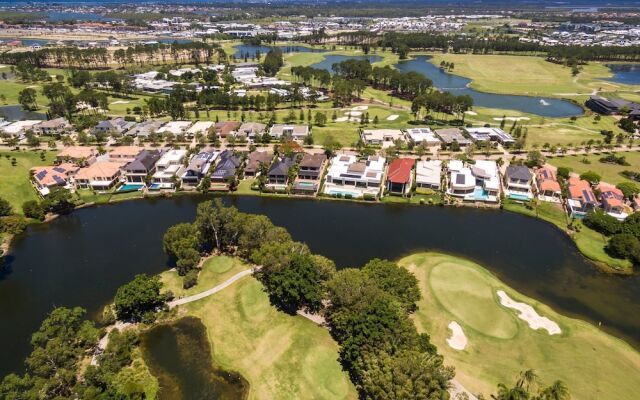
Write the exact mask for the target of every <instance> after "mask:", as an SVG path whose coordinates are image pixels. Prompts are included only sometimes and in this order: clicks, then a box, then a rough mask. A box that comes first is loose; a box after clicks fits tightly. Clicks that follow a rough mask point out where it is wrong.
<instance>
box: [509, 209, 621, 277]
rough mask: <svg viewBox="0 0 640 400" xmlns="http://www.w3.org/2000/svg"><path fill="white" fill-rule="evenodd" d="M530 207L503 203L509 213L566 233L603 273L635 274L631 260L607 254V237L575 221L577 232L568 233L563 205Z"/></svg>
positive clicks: (566, 217) (567, 221)
mask: <svg viewBox="0 0 640 400" xmlns="http://www.w3.org/2000/svg"><path fill="white" fill-rule="evenodd" d="M530 205H531V208H528V207H526V206H525V205H524V204H522V203H520V202H516V201H512V200H505V201H504V203H503V206H504V209H505V210H507V211H512V212H517V213H520V214H525V215H528V216H530V217H534V218H540V219H543V220H545V221H547V222H550V223H552V224H554V225H555V226H557V227H558V228H559V229H561V230H562V231H564V232H566V233H567V234H568V235H569V237H570V238H571V239H573V241H574V242H575V244H576V247H578V250H580V252H581V253H582V255H584V256H585V257H587V258H588V259H590V260H592V261H594V262H595V263H596V264H597V265H598V266H599V267H600V268H601V269H602V270H603V271H606V272H613V273H617V274H630V273H632V272H633V265H632V264H631V262H630V261H629V260H623V259H620V258H613V257H611V256H610V255H609V254H607V252H606V251H605V247H606V246H607V243H608V239H607V237H606V236H604V235H602V234H600V233H598V232H596V231H594V230H593V229H591V228H588V227H587V226H586V225H584V224H583V223H582V222H581V221H580V220H575V221H573V225H574V226H575V227H576V228H575V229H576V230H574V231H568V230H567V226H568V224H569V222H571V221H570V220H569V217H568V216H567V214H566V212H565V210H564V209H563V208H562V206H561V205H559V204H554V203H547V202H543V201H541V202H539V203H538V204H530Z"/></svg>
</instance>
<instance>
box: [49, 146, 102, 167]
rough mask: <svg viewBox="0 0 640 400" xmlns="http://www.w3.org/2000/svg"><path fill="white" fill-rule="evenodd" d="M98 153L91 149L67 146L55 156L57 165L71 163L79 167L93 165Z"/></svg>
mask: <svg viewBox="0 0 640 400" xmlns="http://www.w3.org/2000/svg"><path fill="white" fill-rule="evenodd" d="M97 155H98V153H97V152H96V150H95V149H94V148H93V147H84V146H69V147H65V148H64V149H62V150H61V151H60V152H59V153H58V154H57V155H56V161H57V162H58V163H63V162H72V163H74V164H76V165H78V166H80V167H84V166H85V165H87V164H93V163H94V162H95V161H96V156H97Z"/></svg>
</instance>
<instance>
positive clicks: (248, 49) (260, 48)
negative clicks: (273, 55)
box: [233, 44, 328, 58]
mask: <svg viewBox="0 0 640 400" xmlns="http://www.w3.org/2000/svg"><path fill="white" fill-rule="evenodd" d="M276 47H277V48H279V49H280V50H282V52H283V53H284V54H289V53H324V52H326V51H328V50H324V49H316V48H311V47H307V46H297V45H296V46H267V45H253V44H239V45H237V46H233V48H234V49H235V50H236V51H235V53H233V55H234V56H235V57H236V58H245V57H246V58H255V56H256V54H257V53H258V52H260V54H261V55H263V56H264V55H265V54H267V53H268V52H269V50H271V49H273V48H276Z"/></svg>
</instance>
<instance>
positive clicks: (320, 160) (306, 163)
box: [300, 153, 327, 168]
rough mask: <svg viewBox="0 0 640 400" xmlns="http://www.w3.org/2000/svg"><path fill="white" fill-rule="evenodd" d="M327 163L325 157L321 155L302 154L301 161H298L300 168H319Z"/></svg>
mask: <svg viewBox="0 0 640 400" xmlns="http://www.w3.org/2000/svg"><path fill="white" fill-rule="evenodd" d="M325 161H327V156H326V155H324V154H322V153H315V154H310V153H304V156H303V157H302V160H301V161H300V167H302V168H320V167H322V164H324V162H325Z"/></svg>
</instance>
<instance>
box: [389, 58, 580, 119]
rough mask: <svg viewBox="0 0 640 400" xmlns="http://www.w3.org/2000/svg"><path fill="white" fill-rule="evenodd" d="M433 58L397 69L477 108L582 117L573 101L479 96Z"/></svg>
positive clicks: (492, 94)
mask: <svg viewBox="0 0 640 400" xmlns="http://www.w3.org/2000/svg"><path fill="white" fill-rule="evenodd" d="M430 58H431V57H430V56H416V57H415V58H413V59H411V60H405V61H400V62H399V63H397V64H395V67H396V68H397V69H398V70H400V71H403V72H408V71H415V72H420V73H422V74H423V75H424V76H426V77H428V78H429V79H431V80H432V81H433V85H434V86H435V87H437V88H438V89H440V90H442V91H446V92H451V93H453V94H455V95H457V96H459V95H465V94H466V95H469V96H471V97H472V98H473V105H474V106H477V107H486V108H497V109H503V110H515V111H521V112H525V113H529V114H535V115H540V116H543V117H570V116H574V115H581V114H582V112H583V111H582V108H581V107H580V106H578V105H576V104H574V103H572V102H570V101H566V100H559V99H552V98H548V97H533V96H518V95H508V94H494V93H485V92H479V91H477V90H475V89H471V88H470V87H469V84H470V83H471V80H470V79H467V78H464V77H462V76H458V75H454V74H450V73H448V72H446V71H443V70H442V69H441V68H440V67H438V66H436V65H434V64H432V63H431V62H429V59H430Z"/></svg>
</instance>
